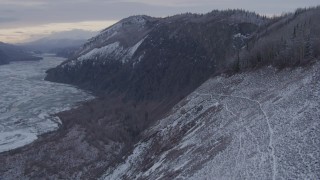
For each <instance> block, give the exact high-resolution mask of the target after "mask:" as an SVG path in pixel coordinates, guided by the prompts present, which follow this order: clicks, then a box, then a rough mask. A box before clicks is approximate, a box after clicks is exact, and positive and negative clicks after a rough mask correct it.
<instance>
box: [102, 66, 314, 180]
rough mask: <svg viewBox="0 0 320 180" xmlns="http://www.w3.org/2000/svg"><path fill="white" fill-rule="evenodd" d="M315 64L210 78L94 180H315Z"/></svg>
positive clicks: (267, 68) (264, 69) (266, 68)
mask: <svg viewBox="0 0 320 180" xmlns="http://www.w3.org/2000/svg"><path fill="white" fill-rule="evenodd" d="M319 80H320V63H319V62H317V63H316V64H315V65H313V66H309V67H305V68H297V69H289V68H288V69H284V70H281V71H279V70H277V69H275V68H272V67H265V68H262V69H260V70H257V71H254V72H244V73H240V74H237V75H233V76H225V75H222V76H217V77H214V78H211V79H209V80H208V81H207V82H205V83H204V84H203V85H201V86H200V87H199V88H198V89H197V90H196V91H194V92H193V93H191V94H190V95H189V96H188V97H186V98H185V99H183V100H182V101H181V102H180V103H178V104H177V105H176V106H175V107H174V108H173V109H172V111H171V112H170V113H168V115H167V117H165V118H164V119H161V120H160V121H158V123H157V124H155V125H154V126H152V127H150V128H149V129H148V130H146V131H144V132H143V134H142V137H141V141H140V142H139V143H137V144H136V145H135V148H134V150H133V152H132V153H130V154H129V156H127V157H126V158H125V162H124V163H120V164H118V165H117V166H115V167H112V168H109V169H108V170H107V171H106V173H105V175H104V176H103V178H101V179H110V180H112V179H195V180H197V179H280V178H282V179H319V178H320V164H319V163H320V162H319V160H320V149H319V147H320V122H319V114H320V84H319Z"/></svg>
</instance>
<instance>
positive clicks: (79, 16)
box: [0, 0, 320, 43]
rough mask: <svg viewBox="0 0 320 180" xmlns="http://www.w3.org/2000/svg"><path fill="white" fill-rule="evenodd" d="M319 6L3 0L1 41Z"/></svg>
mask: <svg viewBox="0 0 320 180" xmlns="http://www.w3.org/2000/svg"><path fill="white" fill-rule="evenodd" d="M315 5H320V1H319V0H0V41H4V42H9V43H16V42H23V41H28V40H30V39H36V38H39V37H43V36H45V35H49V34H51V33H54V32H60V31H69V30H72V29H82V30H89V31H98V30H101V29H103V28H105V27H107V26H110V25H111V24H113V23H115V22H116V21H118V20H120V19H122V18H125V17H127V16H131V15H140V14H146V15H150V16H157V17H164V16H168V15H174V14H177V13H183V12H195V13H206V12H209V11H212V10H214V9H228V8H241V9H246V10H250V11H256V12H258V13H260V14H264V15H269V16H270V15H273V14H281V13H282V12H289V11H293V10H295V9H296V8H298V7H309V6H315Z"/></svg>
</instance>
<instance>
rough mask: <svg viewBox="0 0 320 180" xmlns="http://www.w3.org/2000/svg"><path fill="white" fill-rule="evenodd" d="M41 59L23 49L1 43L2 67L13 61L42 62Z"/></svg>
mask: <svg viewBox="0 0 320 180" xmlns="http://www.w3.org/2000/svg"><path fill="white" fill-rule="evenodd" d="M40 59H41V58H40V57H36V56H34V54H32V53H30V52H28V51H26V50H24V49H23V48H21V47H18V46H14V45H11V44H6V43H2V42H0V65H2V64H7V63H9V62H11V61H32V60H40Z"/></svg>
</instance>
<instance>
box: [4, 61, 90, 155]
mask: <svg viewBox="0 0 320 180" xmlns="http://www.w3.org/2000/svg"><path fill="white" fill-rule="evenodd" d="M63 60H64V59H63V58H58V57H54V56H50V55H46V56H44V59H43V60H41V61H32V62H14V63H11V64H9V65H4V66H0V152H4V151H7V150H10V149H14V148H18V147H21V146H24V145H26V144H29V143H31V142H33V141H34V140H35V139H37V136H38V135H40V134H43V133H45V132H48V131H53V130H56V129H57V128H58V125H59V123H60V120H59V119H58V118H57V117H54V116H51V115H52V114H55V113H57V112H60V111H63V110H67V109H69V108H71V107H73V106H75V105H76V103H77V102H80V101H85V100H88V99H91V98H93V97H92V96H91V95H89V94H88V93H86V92H84V91H81V90H79V89H77V88H75V87H72V86H69V85H65V84H57V83H52V82H47V81H44V80H43V79H44V77H45V71H46V70H47V69H49V68H52V67H55V66H57V65H58V64H60V63H61V62H62V61H63Z"/></svg>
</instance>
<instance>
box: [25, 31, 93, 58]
mask: <svg viewBox="0 0 320 180" xmlns="http://www.w3.org/2000/svg"><path fill="white" fill-rule="evenodd" d="M96 34H97V32H92V31H84V30H78V29H75V30H71V31H65V32H57V33H53V34H51V35H49V36H47V37H44V38H41V39H38V40H35V41H31V42H27V43H23V44H19V45H20V46H22V47H24V48H26V49H28V50H30V51H38V52H42V53H55V54H57V55H58V56H63V57H69V56H71V55H73V52H74V51H75V50H77V49H79V48H80V47H81V46H82V45H83V44H84V43H85V42H86V41H87V39H89V38H92V37H93V36H95V35H96Z"/></svg>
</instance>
